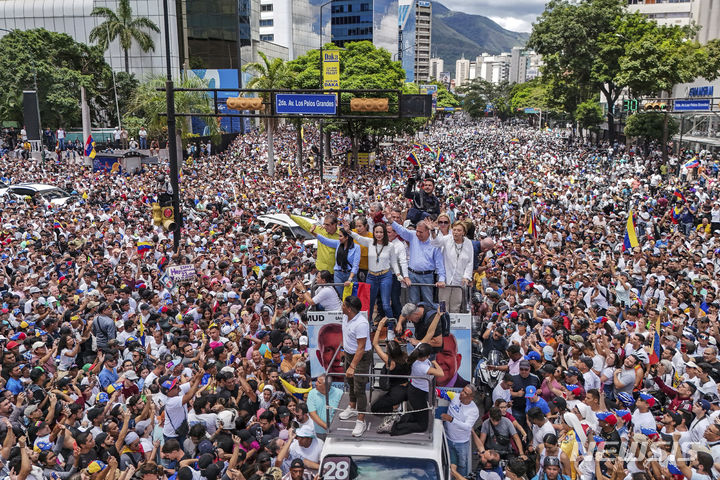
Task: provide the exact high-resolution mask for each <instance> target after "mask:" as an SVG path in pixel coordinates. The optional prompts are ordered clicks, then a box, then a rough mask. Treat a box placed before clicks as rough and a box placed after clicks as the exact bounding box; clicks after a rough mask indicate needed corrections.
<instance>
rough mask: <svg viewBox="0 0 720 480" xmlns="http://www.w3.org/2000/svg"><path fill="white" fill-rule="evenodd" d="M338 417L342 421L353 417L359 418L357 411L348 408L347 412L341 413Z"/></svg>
mask: <svg viewBox="0 0 720 480" xmlns="http://www.w3.org/2000/svg"><path fill="white" fill-rule="evenodd" d="M338 417H340V420H347V419H349V418H352V417H357V409H355V408H352V407H350V406H348V407H347V408H346V409H345V410H343V411H342V412H340V414H339V415H338Z"/></svg>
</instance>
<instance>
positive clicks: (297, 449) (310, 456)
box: [289, 438, 323, 463]
mask: <svg viewBox="0 0 720 480" xmlns="http://www.w3.org/2000/svg"><path fill="white" fill-rule="evenodd" d="M322 448H323V441H322V440H320V439H319V438H313V440H312V443H311V444H310V446H309V447H307V448H303V447H301V446H300V444H299V443H298V441H297V440H293V442H292V443H291V444H290V452H289V457H290V461H291V462H292V461H293V460H295V459H296V458H299V459H300V460H309V461H311V462H313V463H320V453H321V452H322Z"/></svg>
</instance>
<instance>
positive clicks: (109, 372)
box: [98, 355, 119, 390]
mask: <svg viewBox="0 0 720 480" xmlns="http://www.w3.org/2000/svg"><path fill="white" fill-rule="evenodd" d="M116 367H117V357H115V356H114V355H108V356H107V357H106V358H105V364H104V365H103V369H102V370H101V371H100V373H98V380H99V381H100V386H101V387H102V388H103V390H104V389H106V388H107V387H108V385H110V384H111V383H115V382H117V380H118V378H119V377H118V374H117V368H116Z"/></svg>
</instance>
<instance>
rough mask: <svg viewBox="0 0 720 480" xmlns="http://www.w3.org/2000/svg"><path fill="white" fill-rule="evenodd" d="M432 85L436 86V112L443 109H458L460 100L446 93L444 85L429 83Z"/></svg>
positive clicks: (435, 82)
mask: <svg viewBox="0 0 720 480" xmlns="http://www.w3.org/2000/svg"><path fill="white" fill-rule="evenodd" d="M430 83H431V84H432V85H436V86H437V109H438V111H439V110H441V109H443V108H445V107H459V106H460V100H458V98H457V97H456V96H455V95H454V94H452V93H451V92H449V91H448V89H447V87H445V84H444V83H442V82H437V81H434V82H430Z"/></svg>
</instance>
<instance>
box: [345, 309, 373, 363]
mask: <svg viewBox="0 0 720 480" xmlns="http://www.w3.org/2000/svg"><path fill="white" fill-rule="evenodd" d="M342 334H343V348H344V349H345V353H349V354H350V355H354V354H355V352H357V348H358V340H360V339H361V338H364V339H365V351H366V352H367V351H369V350H370V348H372V347H371V342H370V323H369V322H368V319H367V317H366V316H365V314H364V313H362V312H361V313H358V314H357V315H355V316H354V317H353V318H352V319H348V317H347V315H343V321H342Z"/></svg>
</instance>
